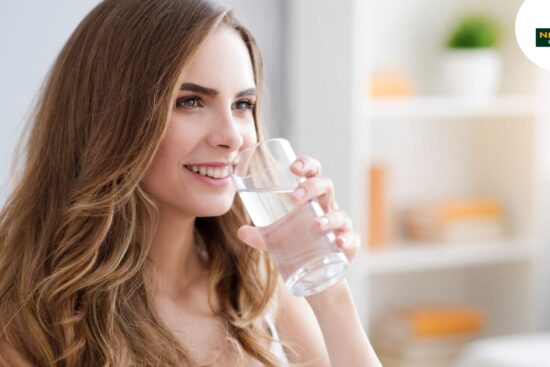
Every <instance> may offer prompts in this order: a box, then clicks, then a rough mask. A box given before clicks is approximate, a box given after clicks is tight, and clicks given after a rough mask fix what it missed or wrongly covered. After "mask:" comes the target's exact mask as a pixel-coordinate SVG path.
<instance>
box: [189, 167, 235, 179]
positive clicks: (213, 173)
mask: <svg viewBox="0 0 550 367" xmlns="http://www.w3.org/2000/svg"><path fill="white" fill-rule="evenodd" d="M184 167H185V168H186V169H188V170H189V171H191V172H194V173H197V174H199V175H201V176H206V177H210V178H214V179H223V178H227V177H229V175H230V174H231V169H230V166H229V165H227V164H226V165H223V166H199V165H185V166H184Z"/></svg>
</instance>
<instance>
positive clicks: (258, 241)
mask: <svg viewBox="0 0 550 367" xmlns="http://www.w3.org/2000/svg"><path fill="white" fill-rule="evenodd" d="M237 238H239V240H241V241H242V242H244V243H246V244H247V245H249V246H250V247H254V248H256V249H258V250H267V244H266V243H265V241H264V239H263V237H262V235H261V233H260V230H259V229H258V228H256V227H253V226H248V225H244V226H242V227H240V228H239V229H238V230H237Z"/></svg>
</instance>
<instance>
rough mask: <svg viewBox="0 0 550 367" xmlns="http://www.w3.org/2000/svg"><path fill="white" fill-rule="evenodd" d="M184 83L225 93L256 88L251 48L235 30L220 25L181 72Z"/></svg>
mask: <svg viewBox="0 0 550 367" xmlns="http://www.w3.org/2000/svg"><path fill="white" fill-rule="evenodd" d="M181 81H182V82H192V83H196V84H200V85H203V86H205V87H209V88H215V89H218V90H220V91H221V92H223V91H228V92H229V91H231V92H234V91H237V90H238V91H240V90H244V89H247V88H250V87H254V86H255V83H254V71H253V68H252V61H251V59H250V55H249V53H248V49H247V47H246V45H245V44H244V41H243V39H242V38H241V36H240V35H239V34H238V33H237V31H236V30H234V29H232V28H230V27H228V26H226V25H221V26H220V27H218V28H217V29H216V30H215V31H214V32H213V33H212V34H211V35H210V36H209V37H208V38H207V39H206V40H205V41H204V42H203V43H202V44H201V45H200V47H199V49H198V50H197V52H196V53H195V54H194V56H193V57H192V59H191V60H190V62H189V64H188V65H187V67H186V68H185V70H184V71H182V76H181Z"/></svg>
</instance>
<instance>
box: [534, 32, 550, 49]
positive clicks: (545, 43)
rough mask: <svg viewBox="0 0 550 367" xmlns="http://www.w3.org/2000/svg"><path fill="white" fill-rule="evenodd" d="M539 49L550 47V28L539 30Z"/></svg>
mask: <svg viewBox="0 0 550 367" xmlns="http://www.w3.org/2000/svg"><path fill="white" fill-rule="evenodd" d="M537 47H550V28H537Z"/></svg>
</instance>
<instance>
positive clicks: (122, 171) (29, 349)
mask: <svg viewBox="0 0 550 367" xmlns="http://www.w3.org/2000/svg"><path fill="white" fill-rule="evenodd" d="M221 24H225V25H228V26H230V27H232V28H233V29H235V30H236V31H237V32H238V33H239V34H240V36H241V37H242V39H243V41H244V42H245V44H246V46H247V48H248V51H249V53H250V57H251V60H252V64H253V69H254V75H255V82H256V85H257V88H258V96H257V105H256V108H255V109H254V111H253V113H254V118H255V124H256V132H257V135H258V138H259V139H262V131H261V129H260V125H259V121H260V116H259V111H260V109H261V96H262V93H261V90H262V84H263V75H262V73H263V71H262V69H263V67H262V61H261V57H260V53H259V50H258V47H257V45H256V42H255V41H254V38H253V36H252V35H251V34H250V32H249V31H248V30H247V29H246V28H244V27H243V26H242V25H240V24H239V23H238V21H237V20H236V19H235V18H234V16H233V15H232V13H231V11H229V10H228V9H226V8H223V7H220V6H218V5H215V4H213V3H211V2H208V1H204V0H106V1H103V2H102V3H100V4H99V5H98V6H97V7H96V8H94V9H93V10H92V11H91V12H90V13H89V14H88V15H87V16H86V17H85V18H84V19H83V21H82V22H81V23H80V25H79V26H78V27H77V28H76V30H75V31H74V32H73V34H72V35H71V37H70V38H69V40H68V41H67V43H66V44H65V46H64V48H63V49H62V51H61V53H60V54H59V56H58V58H57V59H56V61H55V64H54V65H53V68H52V69H51V70H50V72H49V74H48V77H47V79H46V81H45V84H44V85H43V88H42V90H41V94H40V97H39V98H38V100H37V104H36V107H35V108H34V112H33V116H32V117H31V119H30V120H29V123H30V124H31V125H30V126H28V127H27V128H26V129H25V130H26V131H28V133H27V135H24V136H22V143H21V144H20V146H21V147H22V148H21V149H22V151H21V152H20V158H19V159H23V162H24V164H23V165H22V168H21V169H20V171H19V172H18V176H17V180H16V185H15V186H14V188H13V191H12V192H11V195H10V196H9V197H8V200H7V202H6V204H5V206H4V207H3V209H2V211H1V213H0V342H2V343H0V345H2V344H3V345H7V346H8V348H11V349H12V350H15V351H18V352H19V353H20V354H22V355H23V356H25V357H26V358H27V359H28V361H29V362H30V363H32V364H33V365H36V366H51V367H54V366H56V367H59V366H79V367H81V366H93V367H97V366H182V365H188V366H195V365H197V363H196V362H195V361H194V360H193V358H192V356H191V353H190V351H189V350H187V349H186V346H184V345H181V344H180V343H179V342H178V341H177V340H176V339H175V337H174V335H173V334H172V333H171V332H170V331H169V328H168V327H167V326H166V325H164V324H163V322H162V321H161V319H160V317H159V315H158V314H157V312H156V311H155V307H154V304H153V300H152V281H151V279H152V278H151V271H152V269H151V268H152V265H151V263H150V261H149V259H148V252H149V248H150V246H151V242H152V237H153V235H154V233H155V228H156V226H157V223H158V209H157V207H156V205H155V203H154V201H153V200H152V198H151V197H150V196H149V195H147V193H146V192H145V191H144V190H143V189H142V188H141V187H140V181H141V180H142V178H143V176H144V174H145V172H146V170H147V168H148V167H149V165H150V164H151V162H152V160H153V157H154V156H155V153H156V152H157V150H158V148H159V144H160V142H161V139H162V137H163V134H164V132H165V130H166V126H167V122H168V119H169V114H170V110H171V109H172V108H173V103H174V100H175V97H176V94H177V90H178V85H177V81H178V77H179V76H180V73H181V71H182V70H184V67H185V66H186V65H187V64H188V62H189V60H190V59H191V57H192V56H193V53H194V52H195V51H196V50H197V49H198V47H199V45H200V44H201V42H203V41H204V40H205V39H206V38H207V37H208V36H209V35H210V34H211V33H212V32H213V31H214V30H215V29H216V28H217V27H218V26H220V25H221ZM16 162H19V160H16ZM16 165H17V163H16ZM245 223H250V220H249V218H248V217H247V215H246V213H245V211H244V209H243V205H242V202H241V201H240V199H239V198H238V197H236V198H235V201H234V203H233V206H232V207H231V209H230V210H229V212H227V213H226V214H224V215H222V216H219V217H211V218H197V220H196V224H195V231H196V233H198V234H199V235H200V237H201V238H202V239H203V241H204V244H205V246H206V251H207V252H208V264H207V266H208V267H209V274H210V276H209V291H210V294H211V295H212V294H214V295H216V296H217V297H218V300H219V306H216V308H215V309H214V303H213V302H212V299H211V298H210V306H211V307H212V308H213V309H214V311H215V312H216V314H217V315H220V316H222V317H223V318H224V319H225V320H226V322H227V325H228V334H229V335H230V337H231V338H232V341H233V342H234V344H235V345H237V346H238V347H237V348H238V349H239V354H240V356H241V361H242V360H244V359H243V356H244V353H245V352H246V353H248V354H249V355H251V356H253V357H255V358H257V359H258V360H259V361H260V362H262V363H264V364H265V365H267V366H276V365H277V363H278V362H277V359H276V357H275V356H274V355H272V354H271V353H270V352H269V350H268V349H267V348H266V346H265V343H262V341H265V340H266V339H265V338H267V339H269V336H268V333H267V330H266V328H265V324H263V323H262V322H261V320H263V316H264V314H265V313H266V311H267V310H268V308H269V307H270V302H271V300H272V298H273V297H274V295H275V291H276V289H277V277H278V275H277V272H276V270H275V268H274V266H273V264H272V262H271V260H270V259H269V258H268V257H267V256H265V255H263V254H262V253H261V252H260V251H257V250H254V249H252V248H251V247H249V246H247V245H245V244H243V243H242V242H241V241H239V240H238V239H237V237H236V234H235V233H236V231H237V229H238V227H239V226H240V225H242V224H245ZM259 274H261V275H259ZM3 355H4V354H3V353H2V352H1V351H0V363H1V362H3V363H5V364H7V363H8V361H7V360H6V357H2V356H3ZM4 356H5V355H4ZM2 358H4V359H3V360H2Z"/></svg>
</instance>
